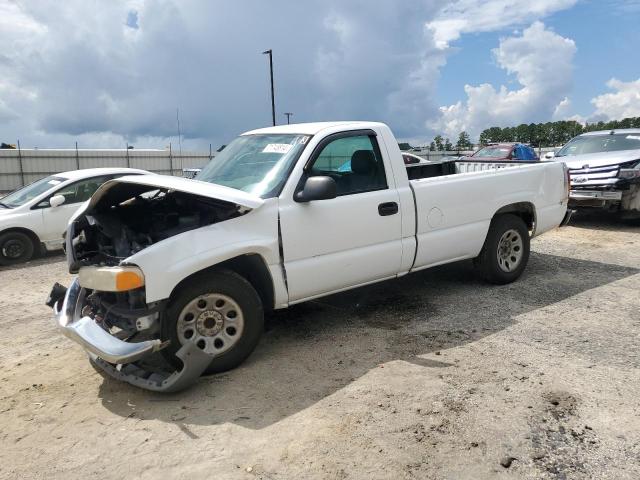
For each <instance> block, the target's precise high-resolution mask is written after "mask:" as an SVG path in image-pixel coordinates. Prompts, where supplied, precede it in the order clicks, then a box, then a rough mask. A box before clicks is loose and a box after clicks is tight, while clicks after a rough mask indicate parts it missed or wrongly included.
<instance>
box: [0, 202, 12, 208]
mask: <svg viewBox="0 0 640 480" xmlns="http://www.w3.org/2000/svg"><path fill="white" fill-rule="evenodd" d="M0 207H4V208H13V207H10V206H9V205H7V204H6V203H2V202H0Z"/></svg>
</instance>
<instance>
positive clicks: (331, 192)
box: [293, 175, 338, 202]
mask: <svg viewBox="0 0 640 480" xmlns="http://www.w3.org/2000/svg"><path fill="white" fill-rule="evenodd" d="M337 196H338V189H337V186H336V181H335V180H334V179H333V178H331V177H327V176H322V175H320V176H317V177H309V178H307V180H306V181H305V182H304V187H303V188H302V190H298V192H296V194H295V195H294V196H293V199H294V200H295V201H296V202H311V201H313V200H330V199H332V198H336V197H337Z"/></svg>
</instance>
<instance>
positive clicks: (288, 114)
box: [284, 112, 293, 125]
mask: <svg viewBox="0 0 640 480" xmlns="http://www.w3.org/2000/svg"><path fill="white" fill-rule="evenodd" d="M284 115H285V116H286V117H287V125H289V123H290V122H289V117H291V115H293V113H291V112H284Z"/></svg>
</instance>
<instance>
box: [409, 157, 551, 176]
mask: <svg viewBox="0 0 640 480" xmlns="http://www.w3.org/2000/svg"><path fill="white" fill-rule="evenodd" d="M536 163H540V162H538V161H533V162H526V161H518V162H503V161H501V162H491V161H489V162H483V161H479V160H447V161H442V162H432V163H420V164H414V165H407V166H406V168H407V175H408V176H409V180H419V179H421V178H432V177H442V176H445V175H453V174H456V173H469V172H480V171H484V170H498V169H501V168H507V167H520V166H523V165H532V164H536Z"/></svg>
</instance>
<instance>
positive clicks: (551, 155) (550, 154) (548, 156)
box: [544, 150, 556, 158]
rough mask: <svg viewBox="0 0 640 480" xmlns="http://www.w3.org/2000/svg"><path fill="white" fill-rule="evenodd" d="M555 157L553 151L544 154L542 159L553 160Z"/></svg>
mask: <svg viewBox="0 0 640 480" xmlns="http://www.w3.org/2000/svg"><path fill="white" fill-rule="evenodd" d="M555 156H556V152H555V151H553V150H552V151H550V152H547V153H545V154H544V158H553V157H555Z"/></svg>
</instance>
